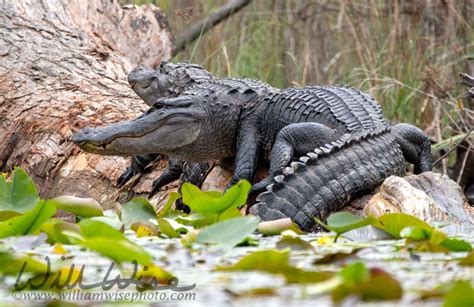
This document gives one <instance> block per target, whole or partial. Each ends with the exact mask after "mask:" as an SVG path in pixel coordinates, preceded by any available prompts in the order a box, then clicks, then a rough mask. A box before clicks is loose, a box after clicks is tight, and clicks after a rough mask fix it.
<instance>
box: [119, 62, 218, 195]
mask: <svg viewBox="0 0 474 307" xmlns="http://www.w3.org/2000/svg"><path fill="white" fill-rule="evenodd" d="M212 78H213V75H212V74H211V73H210V72H209V71H207V70H206V69H204V67H202V66H201V65H197V64H193V63H189V62H187V61H183V62H179V63H176V64H173V63H169V62H166V61H162V62H161V63H160V67H159V68H158V69H156V70H154V69H149V68H142V67H138V68H135V69H134V70H132V71H131V72H130V73H129V75H128V78H127V79H128V83H129V84H130V86H131V87H132V89H133V91H134V92H135V93H136V94H137V95H138V97H140V98H141V99H142V100H143V101H144V102H145V103H146V104H148V105H149V106H151V107H153V104H154V102H155V101H156V100H157V99H159V98H170V97H176V96H179V95H180V94H181V93H183V92H184V91H186V90H187V89H189V88H191V87H192V86H194V85H196V84H198V83H201V82H205V81H208V80H211V79H212ZM152 110H153V108H151V109H150V110H149V111H148V112H151V111H152ZM145 114H146V113H145ZM159 158H164V157H162V156H161V155H160V154H148V155H135V156H133V157H132V163H131V165H130V166H129V167H127V169H126V170H125V172H124V173H123V174H121V175H120V177H119V178H118V179H117V186H118V187H119V188H120V187H122V186H123V185H125V183H126V182H127V181H128V180H130V179H131V178H132V177H133V176H134V175H136V174H138V173H142V172H143V171H144V169H145V168H146V166H147V165H149V164H150V163H151V162H153V161H155V160H157V159H159ZM168 162H169V166H168V167H167V168H166V169H165V171H164V172H163V174H162V175H161V176H160V177H158V178H157V179H156V180H155V181H154V182H153V188H152V191H151V193H150V196H149V197H151V196H152V195H153V194H154V193H156V192H157V191H158V190H159V189H160V188H161V187H162V186H165V185H166V184H168V183H171V182H172V181H175V180H177V179H179V178H180V177H181V175H183V173H184V170H187V171H188V172H189V173H188V174H184V177H183V178H184V179H186V180H187V181H189V182H191V183H193V184H195V185H197V186H200V185H201V184H202V181H203V179H202V177H203V175H204V174H207V173H208V172H209V171H210V165H209V164H208V163H205V164H202V165H186V166H185V162H184V161H177V160H174V159H169V161H168ZM198 174H200V175H198ZM184 179H181V180H184Z"/></svg>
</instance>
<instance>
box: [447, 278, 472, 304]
mask: <svg viewBox="0 0 474 307" xmlns="http://www.w3.org/2000/svg"><path fill="white" fill-rule="evenodd" d="M443 306H444V307H461V306H466V307H467V306H474V288H473V287H472V285H471V283H470V282H469V281H468V280H466V281H464V280H463V281H458V282H456V283H455V284H454V285H453V286H452V288H451V290H450V291H449V292H448V293H447V294H446V296H445V297H444V303H443Z"/></svg>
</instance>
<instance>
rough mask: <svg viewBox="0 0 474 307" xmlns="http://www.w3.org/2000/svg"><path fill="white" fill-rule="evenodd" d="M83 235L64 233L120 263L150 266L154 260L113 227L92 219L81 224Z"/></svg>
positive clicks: (78, 242) (76, 241)
mask: <svg viewBox="0 0 474 307" xmlns="http://www.w3.org/2000/svg"><path fill="white" fill-rule="evenodd" d="M78 225H79V227H80V228H81V233H80V234H78V233H74V232H70V231H65V232H63V233H64V234H65V235H67V236H68V237H69V238H70V239H71V240H72V241H74V242H75V243H77V244H80V245H82V246H84V247H87V248H89V249H91V250H94V251H96V252H98V253H100V254H102V255H104V256H106V257H109V258H111V259H112V260H114V261H116V262H118V263H120V262H132V261H137V262H138V263H140V264H142V265H148V264H150V263H151V262H152V260H153V258H152V256H151V255H150V254H148V252H146V251H145V250H144V249H143V248H142V247H140V246H138V245H136V244H135V243H132V242H130V241H129V240H128V239H127V238H125V236H124V235H123V234H122V233H121V232H120V231H118V230H117V229H114V228H113V227H111V226H109V225H107V224H105V223H102V222H99V221H94V220H91V219H84V220H82V221H81V222H80V223H79V224H78Z"/></svg>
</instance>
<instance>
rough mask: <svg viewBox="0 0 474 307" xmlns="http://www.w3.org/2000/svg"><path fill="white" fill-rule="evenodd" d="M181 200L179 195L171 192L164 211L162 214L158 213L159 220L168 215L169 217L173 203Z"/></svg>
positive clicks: (162, 210)
mask: <svg viewBox="0 0 474 307" xmlns="http://www.w3.org/2000/svg"><path fill="white" fill-rule="evenodd" d="M180 198H181V195H179V193H176V192H171V193H170V195H169V196H168V201H167V202H166V204H165V205H164V207H163V209H161V210H160V212H158V214H157V215H156V216H157V217H158V218H161V217H165V216H166V215H168V212H169V211H170V209H171V206H172V205H173V203H174V202H175V201H177V200H178V199H180Z"/></svg>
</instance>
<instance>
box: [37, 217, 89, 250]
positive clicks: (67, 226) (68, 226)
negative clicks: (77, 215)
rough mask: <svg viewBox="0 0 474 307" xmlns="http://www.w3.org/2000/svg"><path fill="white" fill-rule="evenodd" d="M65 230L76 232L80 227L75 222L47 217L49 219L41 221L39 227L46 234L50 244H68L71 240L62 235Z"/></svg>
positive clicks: (78, 231)
mask: <svg viewBox="0 0 474 307" xmlns="http://www.w3.org/2000/svg"><path fill="white" fill-rule="evenodd" d="M65 230H67V231H71V232H77V233H80V232H81V229H80V228H79V226H77V225H76V224H73V223H69V222H66V221H63V220H58V219H49V221H47V222H46V223H43V225H41V227H40V231H41V232H44V233H46V235H47V236H48V242H49V243H51V244H53V243H58V242H59V243H63V244H70V243H71V241H70V240H69V238H68V237H67V236H65V235H63V231H65Z"/></svg>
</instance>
